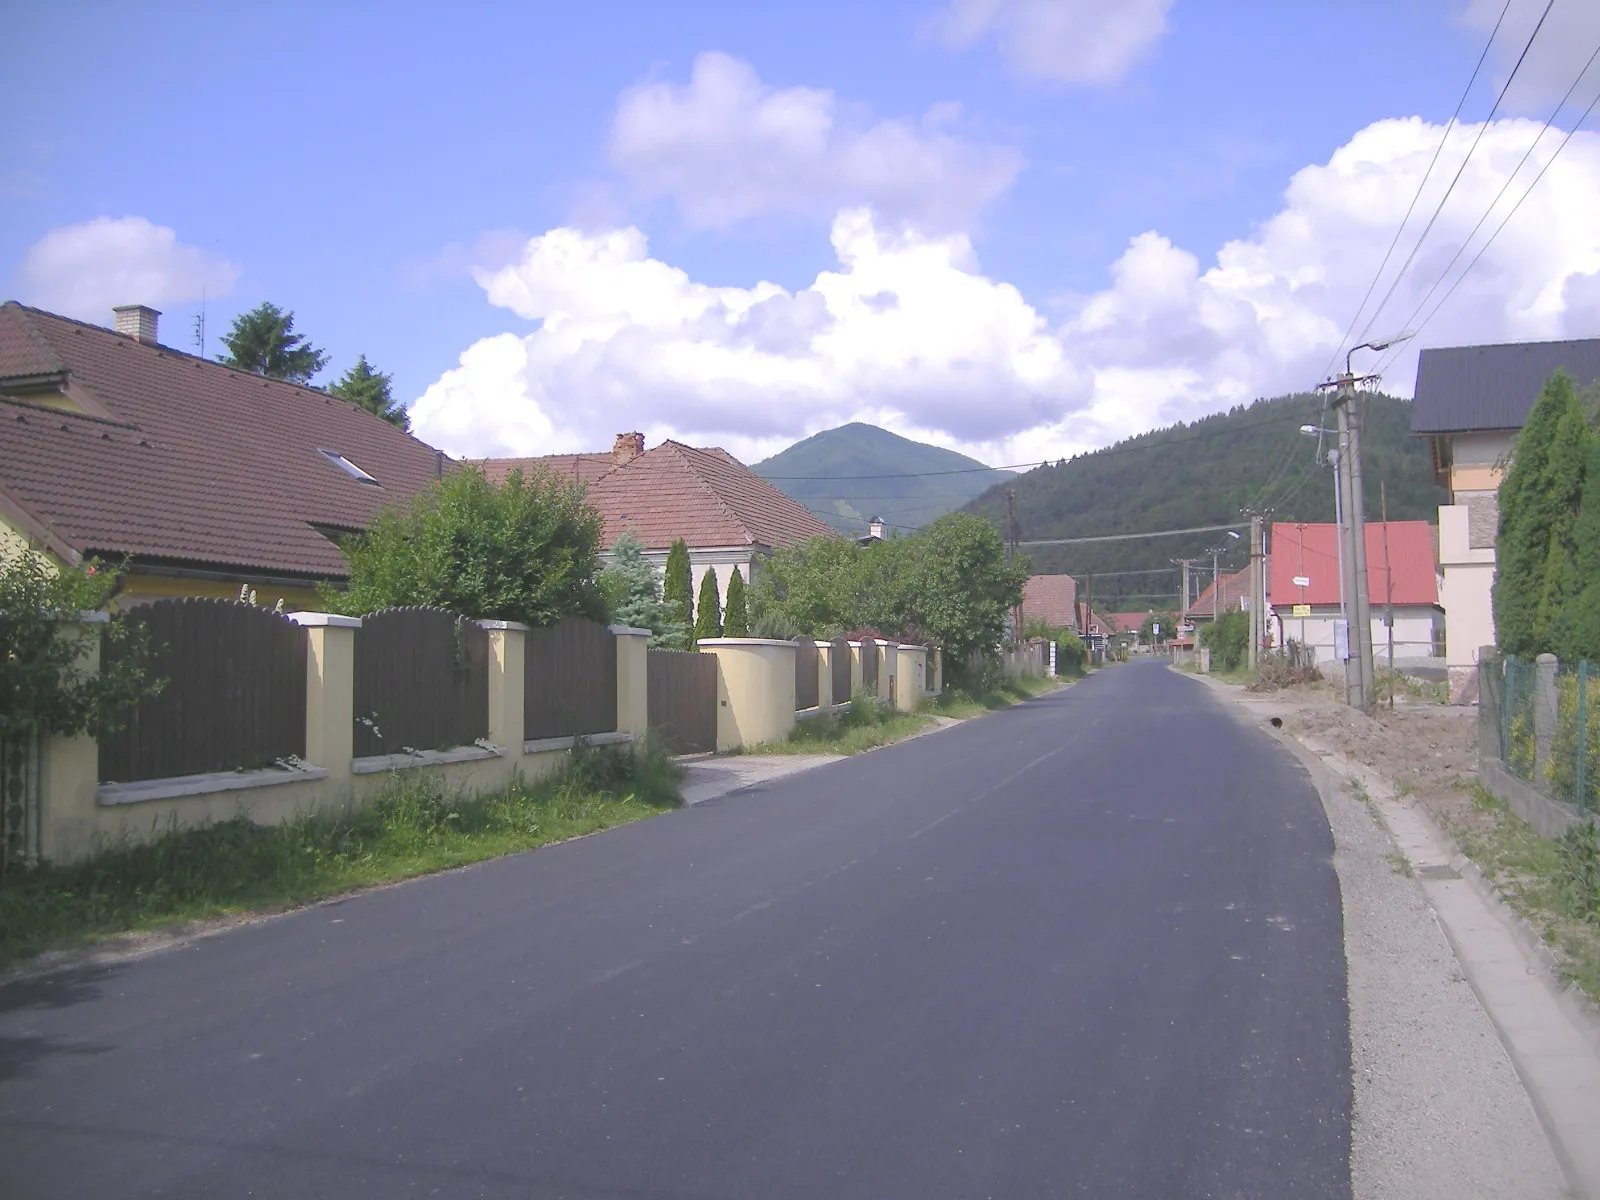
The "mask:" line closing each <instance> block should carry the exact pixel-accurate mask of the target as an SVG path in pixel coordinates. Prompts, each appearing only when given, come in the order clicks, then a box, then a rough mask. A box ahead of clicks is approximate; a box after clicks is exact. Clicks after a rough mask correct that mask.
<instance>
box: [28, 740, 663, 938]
mask: <svg viewBox="0 0 1600 1200" xmlns="http://www.w3.org/2000/svg"><path fill="white" fill-rule="evenodd" d="M682 774H683V771H682V768H681V767H679V766H678V765H677V764H676V763H674V762H672V760H671V759H670V758H669V757H667V756H666V755H665V754H664V753H663V752H662V751H660V750H659V749H657V748H655V747H654V746H645V747H641V748H640V749H639V750H638V751H637V752H635V751H633V750H631V749H626V748H622V747H581V748H579V749H578V750H575V751H574V752H573V753H572V755H571V757H570V759H569V761H568V762H567V763H566V765H565V767H564V769H563V770H562V771H561V772H560V773H559V774H557V775H555V776H552V777H549V778H546V779H541V780H539V781H537V782H534V783H528V782H519V783H516V784H513V785H512V786H511V787H509V788H507V789H506V790H504V791H502V792H496V793H492V794H487V795H467V794H462V793H459V792H452V791H449V790H447V789H444V788H442V787H441V786H440V785H439V784H438V783H437V782H436V781H433V780H430V779H427V778H425V777H421V776H418V775H403V774H399V773H397V774H395V775H394V776H393V777H391V779H390V780H389V782H388V785H387V786H386V787H385V788H384V790H383V791H382V793H381V794H380V795H379V796H377V797H376V798H374V799H373V800H372V801H370V802H369V803H367V804H365V805H363V806H362V807H361V808H359V809H357V810H356V811H354V812H350V813H325V812H317V813H308V814H306V815H304V816H300V817H296V818H295V819H293V820H290V821H286V822H284V823H283V824H281V825H256V824H254V823H253V822H251V821H250V820H248V819H247V818H245V817H243V816H240V817H236V818H234V819H232V820H228V821H219V822H216V823H214V824H211V825H207V826H203V827H200V828H194V829H184V830H178V829H171V830H168V831H167V832H165V833H162V834H160V835H159V836H157V837H155V838H153V839H152V840H150V841H148V842H137V843H136V842H132V841H126V842H123V843H122V844H119V845H115V846H110V847H107V848H105V849H103V850H102V851H100V852H99V853H97V854H95V855H94V856H92V857H91V858H88V859H86V860H84V861H83V862H80V863H77V864H74V865H72V866H65V867H50V866H45V867H40V868H37V869H35V870H33V871H12V872H9V873H8V875H7V877H6V879H5V881H4V882H3V883H0V967H4V966H6V965H9V964H11V963H14V962H16V961H18V960H20V959H24V958H28V957H30V956H32V955H35V954H38V953H40V952H42V951H45V950H52V949H62V948H68V947H73V946H82V945H85V944H87V943H91V942H94V941H97V940H101V939H104V938H106V937H109V936H113V935H116V934H120V933H129V932H137V931H148V930H153V929H158V928H161V927H163V926H170V925H178V924H182V923H185V922H189V921H196V920H204V919H207V918H213V917H222V916H228V915H232V914H239V913H245V912H251V911H257V910H268V911H270V910H276V909H282V908H285V907H291V906H294V905H298V904H304V903H307V902H309V901H313V900H318V899H321V898H323V897H327V896H332V895H337V894H338V893H340V892H346V891H350V890H351V889H353V888H360V887H366V886H369V885H372V884H378V883H387V882H391V881H393V880H398V879H406V878H410V877H412V876H417V875H427V874H431V873H432V872H435V871H444V870H448V869H450V868H451V867H459V866H464V865H466V864H468V863H475V862H482V861H483V860H485V859H490V858H497V857H500V856H501V855H505V854H513V853H516V852H517V851H520V850H531V849H533V848H535V847H538V846H544V845H548V844H550V843H552V842H559V841H564V840H566V839H568V838H573V837H578V836H580V835H582V834H586V833H593V832H595V831H596V830H600V829H606V828H609V827H611V826H613V825H621V824H624V823H626V822H629V821H636V820H639V819H640V818H642V817H649V816H654V815H655V814H657V813H659V812H662V811H663V810H665V809H668V808H671V807H674V806H675V805H677V804H678V803H679V797H678V790H677V788H678V780H679V779H680V778H681V777H682Z"/></svg>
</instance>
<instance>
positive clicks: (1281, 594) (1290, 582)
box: [1268, 521, 1439, 611]
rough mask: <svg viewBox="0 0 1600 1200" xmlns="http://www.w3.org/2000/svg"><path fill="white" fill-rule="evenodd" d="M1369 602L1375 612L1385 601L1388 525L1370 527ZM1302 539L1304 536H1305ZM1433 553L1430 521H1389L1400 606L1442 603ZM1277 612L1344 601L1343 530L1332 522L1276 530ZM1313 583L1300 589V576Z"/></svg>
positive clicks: (1272, 565) (1272, 567)
mask: <svg viewBox="0 0 1600 1200" xmlns="http://www.w3.org/2000/svg"><path fill="white" fill-rule="evenodd" d="M1366 529H1367V598H1368V600H1369V602H1370V603H1371V605H1372V608H1373V610H1374V611H1376V610H1377V608H1378V607H1379V606H1380V605H1382V604H1383V603H1384V602H1385V596H1386V592H1385V588H1384V583H1385V579H1386V574H1385V571H1384V561H1385V556H1384V542H1385V539H1384V526H1383V522H1381V521H1374V522H1372V523H1370V524H1369V525H1367V527H1366ZM1302 535H1303V536H1302ZM1435 562H1436V560H1435V558H1434V553H1433V535H1432V526H1430V525H1429V524H1428V522H1426V521H1390V522H1389V526H1388V564H1389V576H1388V577H1389V578H1392V582H1393V589H1394V590H1393V593H1392V602H1393V603H1395V604H1438V603H1439V579H1438V575H1437V573H1436V567H1435ZM1268 572H1269V575H1270V578H1271V583H1272V587H1271V591H1270V593H1269V595H1270V596H1271V598H1272V605H1273V607H1274V608H1282V607H1284V606H1286V605H1290V604H1337V603H1339V542H1338V527H1337V526H1334V525H1327V524H1305V525H1301V524H1298V523H1296V524H1289V523H1286V522H1277V523H1274V525H1273V526H1272V554H1271V558H1270V561H1269V564H1268ZM1297 575H1298V576H1303V577H1304V578H1307V579H1309V580H1310V581H1311V583H1310V584H1309V585H1308V586H1306V587H1303V588H1302V587H1300V586H1299V585H1297V584H1296V583H1295V582H1294V580H1295V576H1297Z"/></svg>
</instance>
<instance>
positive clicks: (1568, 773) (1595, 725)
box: [1512, 672, 1600, 810]
mask: <svg viewBox="0 0 1600 1200" xmlns="http://www.w3.org/2000/svg"><path fill="white" fill-rule="evenodd" d="M1556 689H1557V692H1556V730H1555V736H1554V737H1553V738H1552V739H1551V741H1550V761H1549V763H1548V764H1546V766H1545V775H1546V776H1547V777H1548V779H1549V782H1550V791H1551V792H1552V793H1553V794H1554V795H1556V796H1559V797H1560V798H1561V799H1563V800H1565V801H1567V802H1568V803H1569V804H1576V805H1578V807H1580V808H1587V809H1590V810H1594V809H1596V808H1600V672H1597V673H1596V674H1593V675H1590V676H1589V679H1588V683H1587V686H1586V688H1585V691H1586V692H1587V693H1588V697H1587V704H1586V711H1585V714H1584V716H1585V721H1584V723H1585V726H1586V728H1585V730H1584V733H1585V737H1584V742H1585V745H1584V749H1583V757H1584V767H1583V780H1584V782H1583V791H1584V794H1583V795H1582V796H1579V795H1578V677H1577V676H1576V675H1563V676H1561V677H1560V678H1559V679H1558V680H1557V681H1556ZM1513 724H1515V722H1513ZM1524 724H1525V722H1524ZM1515 732H1517V731H1514V736H1513V739H1512V744H1513V745H1514V746H1515V745H1516V744H1517V739H1516V736H1515ZM1526 741H1527V751H1526V757H1527V771H1528V773H1529V774H1531V773H1532V768H1533V737H1532V734H1531V732H1529V733H1528V734H1527V735H1526Z"/></svg>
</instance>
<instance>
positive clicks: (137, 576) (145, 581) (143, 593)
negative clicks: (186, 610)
mask: <svg viewBox="0 0 1600 1200" xmlns="http://www.w3.org/2000/svg"><path fill="white" fill-rule="evenodd" d="M241 586H246V587H250V588H253V589H254V590H255V594H256V603H257V604H259V605H262V606H263V607H266V608H275V607H277V605H278V603H279V602H280V601H281V602H282V604H283V609H284V611H285V612H310V611H313V610H315V609H316V608H318V607H320V601H319V600H318V598H317V590H316V588H315V587H312V586H310V585H303V586H298V587H297V586H295V585H292V584H273V583H249V582H248V581H246V580H244V579H242V578H241V579H189V578H185V577H182V576H175V575H147V574H144V573H143V572H134V571H130V572H128V573H127V574H125V575H124V576H123V577H122V588H121V590H120V591H119V592H118V593H117V603H118V605H119V606H120V607H122V608H128V607H131V606H132V605H135V604H144V603H148V602H149V601H152V600H168V599H172V598H175V597H187V596H197V597H204V598H207V599H213V600H237V599H238V598H239V589H240V587H241Z"/></svg>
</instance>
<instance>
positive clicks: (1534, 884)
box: [1449, 782, 1600, 1003]
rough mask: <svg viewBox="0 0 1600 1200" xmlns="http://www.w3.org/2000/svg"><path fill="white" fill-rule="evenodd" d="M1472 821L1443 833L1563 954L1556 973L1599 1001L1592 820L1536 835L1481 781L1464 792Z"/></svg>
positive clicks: (1597, 879) (1599, 877) (1597, 873)
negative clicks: (1564, 830) (1473, 813)
mask: <svg viewBox="0 0 1600 1200" xmlns="http://www.w3.org/2000/svg"><path fill="white" fill-rule="evenodd" d="M1466 790H1467V792H1468V794H1469V795H1471V797H1472V802H1473V807H1474V808H1475V809H1476V810H1477V817H1478V818H1479V819H1478V820H1476V821H1452V822H1450V823H1449V824H1450V833H1451V836H1453V837H1454V838H1455V840H1456V844H1457V845H1459V846H1460V847H1461V849H1462V851H1463V852H1464V853H1465V854H1466V855H1467V857H1468V858H1470V859H1472V860H1473V861H1474V862H1475V863H1477V864H1478V866H1479V867H1480V868H1481V869H1482V870H1483V873H1484V874H1485V875H1486V876H1488V878H1489V879H1490V880H1491V881H1492V882H1493V883H1494V885H1495V888H1496V889H1497V890H1498V891H1499V892H1500V894H1501V896H1503V897H1504V898H1505V900H1506V902H1507V903H1508V904H1510V905H1511V907H1512V908H1513V909H1514V910H1515V911H1516V912H1517V913H1519V914H1520V915H1522V916H1523V917H1525V918H1527V920H1529V921H1530V922H1532V924H1533V925H1534V927H1535V928H1537V929H1539V930H1540V931H1541V932H1542V933H1543V934H1544V937H1545V940H1546V941H1548V942H1549V943H1550V944H1551V945H1553V946H1555V947H1557V948H1558V949H1559V950H1560V951H1561V952H1562V953H1563V954H1564V955H1565V957H1566V964H1565V967H1564V969H1563V976H1564V977H1565V980H1566V981H1567V982H1569V983H1575V984H1577V985H1578V986H1579V987H1580V988H1582V989H1583V990H1584V992H1585V993H1587V994H1588V996H1589V998H1590V999H1591V1000H1593V1001H1595V1002H1596V1003H1600V847H1597V846H1596V841H1595V839H1596V827H1595V824H1594V823H1593V822H1592V821H1591V822H1589V823H1588V824H1586V825H1578V826H1575V827H1574V828H1572V829H1570V830H1568V831H1567V833H1566V834H1565V835H1563V836H1562V837H1560V838H1556V839H1554V840H1552V839H1550V838H1545V837H1540V836H1539V835H1538V834H1537V833H1536V832H1534V830H1533V827H1532V826H1531V825H1529V824H1528V823H1527V822H1526V821H1524V820H1522V818H1520V817H1518V816H1517V815H1516V814H1515V813H1513V812H1512V811H1511V810H1510V809H1509V808H1508V807H1507V806H1506V804H1505V802H1504V801H1503V800H1501V799H1500V797H1498V796H1496V795H1495V794H1494V793H1493V792H1491V791H1489V789H1488V788H1486V787H1484V786H1483V785H1482V784H1480V783H1476V782H1474V783H1472V784H1469V785H1468V787H1467V789H1466Z"/></svg>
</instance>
